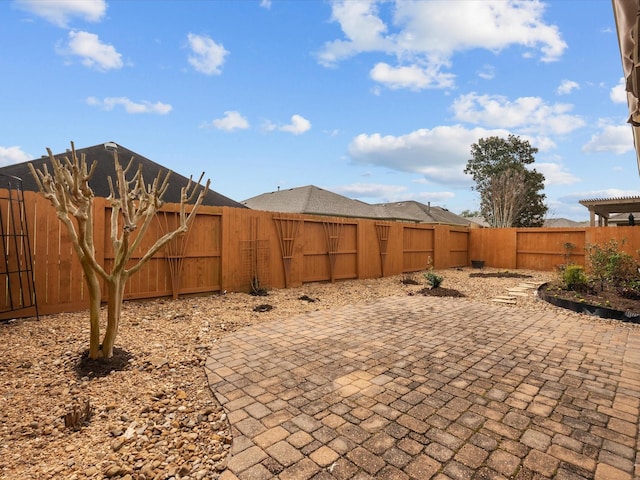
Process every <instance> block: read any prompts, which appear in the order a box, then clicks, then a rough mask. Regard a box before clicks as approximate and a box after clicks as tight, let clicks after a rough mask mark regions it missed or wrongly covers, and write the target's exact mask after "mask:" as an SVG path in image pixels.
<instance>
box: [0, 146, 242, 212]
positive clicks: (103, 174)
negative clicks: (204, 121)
mask: <svg viewBox="0 0 640 480" xmlns="http://www.w3.org/2000/svg"><path fill="white" fill-rule="evenodd" d="M108 143H109V144H114V142H108ZM105 145H106V144H103V143H101V144H99V145H94V146H92V147H86V148H77V149H76V153H77V154H78V157H79V156H80V155H81V154H83V153H84V154H85V155H86V159H87V164H88V166H89V167H90V166H91V164H92V163H93V161H94V160H96V161H97V162H98V163H97V167H96V170H95V172H94V174H93V177H92V178H91V180H90V181H89V186H90V187H91V188H92V190H93V192H94V194H95V196H96V197H104V198H106V197H108V196H109V193H110V192H109V183H108V180H107V178H108V177H112V178H114V179H115V167H114V163H113V154H112V153H111V151H110V150H107V149H106V148H105ZM116 145H117V148H118V158H119V160H120V164H121V165H122V166H123V168H124V167H126V166H127V164H128V163H129V160H130V159H131V157H133V158H134V160H133V166H132V168H137V165H138V164H140V165H142V173H143V175H144V179H145V182H146V183H148V184H149V183H151V182H152V181H153V180H154V179H155V178H156V176H157V175H158V172H159V171H163V172H166V171H167V170H168V169H167V168H165V167H163V166H162V165H160V164H158V163H156V162H154V161H152V160H149V159H148V158H145V157H143V156H142V155H140V154H138V153H136V152H133V151H131V150H129V149H128V148H126V147H123V146H122V145H118V144H116ZM54 156H55V157H56V158H62V157H64V156H67V157H69V159H70V157H71V152H70V151H67V152H64V153H58V154H54ZM29 163H31V164H33V166H34V167H35V168H36V169H37V170H41V169H42V166H43V165H44V164H45V163H46V165H47V167H48V169H49V172H51V171H52V168H51V162H50V161H49V157H48V156H46V155H45V156H43V157H40V158H37V159H34V160H30V161H28V162H23V163H16V164H13V165H8V166H6V167H2V168H0V174H3V175H10V176H14V177H18V178H21V179H22V188H23V189H24V190H26V191H34V192H37V191H38V185H37V184H36V182H35V180H34V178H33V176H32V175H31V172H30V171H29V167H28V164H29ZM199 176H200V172H196V173H194V177H195V179H194V181H197V180H198V177H199ZM188 181H189V179H188V178H187V177H184V176H182V175H180V174H178V173H175V172H171V176H170V177H169V187H168V188H167V191H166V193H165V195H164V197H163V200H164V201H165V202H166V203H180V189H181V188H182V187H183V186H185V185H186V184H187V182H188ZM203 181H204V179H203ZM203 205H209V206H218V207H236V208H245V206H244V205H242V204H240V203H239V202H236V201H235V200H232V199H230V198H228V197H225V196H224V195H222V194H220V193H218V192H215V191H213V190H211V189H209V192H208V194H207V196H206V197H205V200H204V202H203Z"/></svg>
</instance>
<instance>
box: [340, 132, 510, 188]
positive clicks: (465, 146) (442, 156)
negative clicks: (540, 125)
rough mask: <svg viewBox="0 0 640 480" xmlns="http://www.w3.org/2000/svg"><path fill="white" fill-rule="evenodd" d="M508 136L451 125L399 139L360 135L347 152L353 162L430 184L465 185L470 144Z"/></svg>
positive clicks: (395, 137)
mask: <svg viewBox="0 0 640 480" xmlns="http://www.w3.org/2000/svg"><path fill="white" fill-rule="evenodd" d="M509 133H510V132H509V131H507V130H487V129H484V128H473V129H467V128H465V127H463V126H461V125H454V126H441V127H436V128H433V129H431V130H429V129H420V130H416V131H414V132H411V133H408V134H406V135H400V136H394V135H385V136H383V135H380V134H379V133H374V134H370V135H369V134H360V135H358V136H356V137H355V138H354V139H353V140H352V141H351V143H350V144H349V148H348V152H349V155H350V157H351V158H352V160H353V161H354V162H355V163H359V164H363V165H377V166H381V167H386V168H390V169H392V170H397V171H402V172H411V173H419V174H422V175H424V177H425V178H426V179H427V180H428V181H430V182H436V183H444V184H449V185H456V186H469V185H471V179H470V177H468V176H467V175H465V174H464V173H463V171H464V167H465V165H466V164H467V160H468V159H469V158H471V153H470V152H471V145H472V144H473V143H475V142H477V141H478V140H479V139H480V138H484V137H489V136H499V137H506V136H507V135H508V134H509Z"/></svg>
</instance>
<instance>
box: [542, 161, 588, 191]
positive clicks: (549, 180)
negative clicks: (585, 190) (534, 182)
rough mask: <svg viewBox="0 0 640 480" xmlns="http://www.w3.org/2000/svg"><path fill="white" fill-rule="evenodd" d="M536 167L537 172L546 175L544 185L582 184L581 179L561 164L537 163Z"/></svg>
mask: <svg viewBox="0 0 640 480" xmlns="http://www.w3.org/2000/svg"><path fill="white" fill-rule="evenodd" d="M534 167H535V169H536V170H537V171H539V172H540V173H542V174H543V175H544V184H545V185H546V186H551V185H571V184H573V183H577V182H580V179H579V178H578V177H576V176H575V175H573V174H572V173H571V172H569V171H568V170H567V169H566V168H565V167H564V166H563V165H561V164H559V163H543V162H542V163H539V162H536V163H535V164H534Z"/></svg>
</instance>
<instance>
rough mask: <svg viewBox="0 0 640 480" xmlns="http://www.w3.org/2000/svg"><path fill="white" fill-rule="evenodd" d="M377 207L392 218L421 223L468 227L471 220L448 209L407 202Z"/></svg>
mask: <svg viewBox="0 0 640 480" xmlns="http://www.w3.org/2000/svg"><path fill="white" fill-rule="evenodd" d="M375 207H380V208H384V210H385V211H386V212H387V213H388V215H389V217H390V218H394V219H398V220H414V221H416V222H421V223H446V224H448V225H462V226H465V227H466V226H468V225H469V223H470V222H469V219H467V218H464V217H461V216H460V215H456V214H455V213H452V212H450V211H449V210H447V209H446V208H442V207H438V206H435V205H434V206H432V205H430V204H428V205H425V204H424V203H420V202H416V201H415V200H407V201H405V202H394V203H381V204H377V205H375Z"/></svg>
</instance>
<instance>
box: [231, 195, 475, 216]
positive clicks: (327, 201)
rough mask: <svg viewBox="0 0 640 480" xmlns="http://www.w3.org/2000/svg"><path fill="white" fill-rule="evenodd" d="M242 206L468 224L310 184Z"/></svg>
mask: <svg viewBox="0 0 640 480" xmlns="http://www.w3.org/2000/svg"><path fill="white" fill-rule="evenodd" d="M242 204H243V205H245V206H247V207H249V208H251V209H253V210H265V211H271V212H287V213H307V214H314V215H328V216H338V217H355V218H374V219H380V220H404V221H410V222H420V223H446V224H452V225H468V224H469V222H468V221H467V220H466V219H465V218H463V217H460V216H458V215H456V214H454V213H451V212H449V211H448V210H445V209H444V208H441V207H435V206H434V207H432V206H429V205H424V204H422V203H420V202H415V201H407V202H396V203H382V204H377V205H371V204H368V203H365V202H362V201H360V200H353V199H351V198H348V197H345V196H343V195H339V194H337V193H333V192H330V191H328V190H324V189H322V188H319V187H316V186H314V185H307V186H305V187H297V188H290V189H287V190H278V191H275V192H269V193H263V194H261V195H257V196H255V197H252V198H248V199H247V200H244V201H242Z"/></svg>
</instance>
